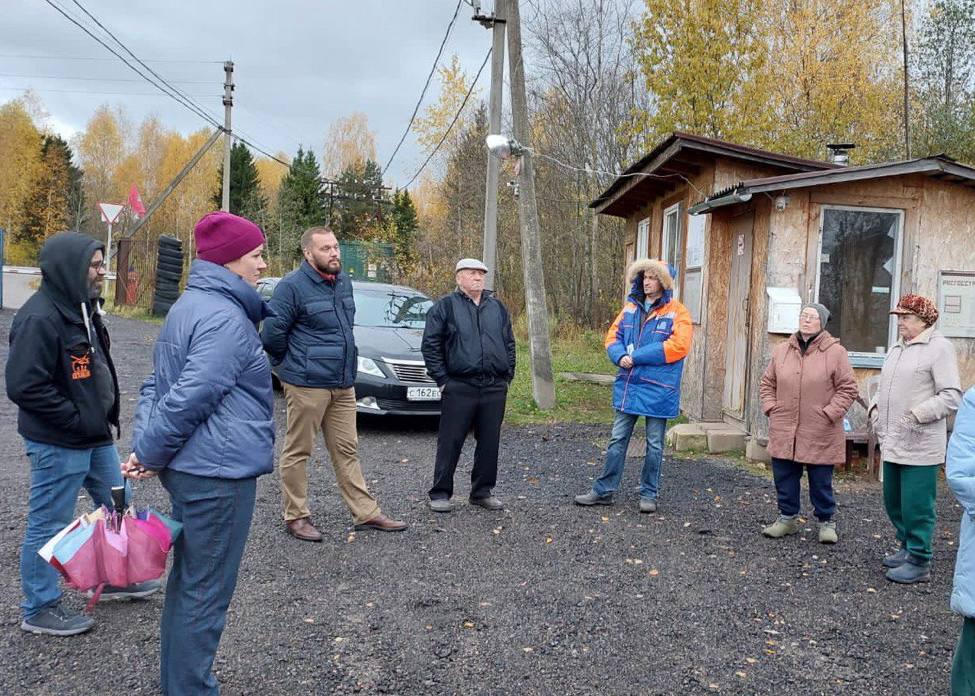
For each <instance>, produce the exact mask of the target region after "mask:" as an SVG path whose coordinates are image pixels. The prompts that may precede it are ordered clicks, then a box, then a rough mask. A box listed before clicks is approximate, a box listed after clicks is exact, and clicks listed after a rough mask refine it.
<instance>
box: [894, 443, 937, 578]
mask: <svg viewBox="0 0 975 696" xmlns="http://www.w3.org/2000/svg"><path fill="white" fill-rule="evenodd" d="M940 468H941V465H940V464H934V465H932V466H909V465H907V464H894V463H893V462H884V507H885V508H887V516H888V517H889V518H890V521H891V522H892V523H893V525H894V529H895V530H897V541H899V542H900V543H901V546H902V547H903V548H905V549H907V550H908V551H909V552H910V553H911V554H912V555H914V556H917V557H918V558H923V559H924V560H926V561H928V560H931V539H932V537H933V536H934V522H935V516H934V514H935V513H934V503H935V500H936V499H937V497H938V470H939V469H940Z"/></svg>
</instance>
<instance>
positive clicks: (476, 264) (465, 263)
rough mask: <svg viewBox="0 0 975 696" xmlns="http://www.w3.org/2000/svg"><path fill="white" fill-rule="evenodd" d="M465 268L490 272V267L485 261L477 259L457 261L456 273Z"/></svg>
mask: <svg viewBox="0 0 975 696" xmlns="http://www.w3.org/2000/svg"><path fill="white" fill-rule="evenodd" d="M465 268H472V269H474V270H475V271H484V272H485V273H487V272H488V267H487V266H485V265H484V262H483V261H478V260H477V259H461V260H460V261H458V262H457V267H456V268H455V269H454V273H456V272H457V271H463V270H464V269H465Z"/></svg>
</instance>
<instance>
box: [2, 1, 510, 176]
mask: <svg viewBox="0 0 975 696" xmlns="http://www.w3.org/2000/svg"><path fill="white" fill-rule="evenodd" d="M52 1H53V2H55V3H56V4H58V5H60V6H61V7H62V8H63V9H64V10H65V11H67V12H68V13H70V14H72V15H74V16H76V17H78V18H79V19H81V18H83V17H84V15H83V13H82V11H81V9H80V8H79V7H78V5H76V4H75V3H74V0H52ZM79 1H80V2H81V3H82V4H83V5H84V6H85V8H86V9H87V10H88V11H89V12H91V13H92V14H93V15H94V16H95V17H97V18H98V19H99V20H100V21H101V22H102V24H104V25H105V26H106V27H107V28H108V29H109V30H111V31H112V33H114V34H115V35H116V36H117V37H118V38H119V39H120V40H121V41H122V42H123V43H125V44H126V46H127V47H128V48H129V49H130V50H131V51H132V52H133V53H135V54H136V55H137V56H139V58H141V59H143V60H145V61H147V62H148V61H149V60H154V61H167V62H154V63H149V65H150V67H152V68H153V69H154V70H155V71H156V72H158V73H159V74H160V75H162V76H163V77H165V78H166V79H167V80H169V81H171V82H173V83H174V84H175V85H176V86H177V87H178V88H179V89H181V90H182V91H183V92H185V93H187V94H189V95H191V96H193V99H194V100H195V101H196V102H197V103H199V104H200V105H201V106H203V107H204V108H205V110H206V111H208V112H210V113H211V114H212V115H214V116H216V117H218V120H219V121H220V122H223V106H222V103H221V94H222V91H223V87H222V84H223V67H222V62H223V61H224V60H227V59H231V60H233V61H234V64H235V72H234V79H235V82H236V84H237V89H236V92H235V95H236V96H235V105H234V116H233V126H234V130H237V129H239V130H240V131H241V133H242V134H243V135H244V136H245V137H249V138H250V139H252V140H253V141H254V142H255V143H257V144H258V145H260V146H262V147H264V148H266V149H267V150H269V151H270V152H278V151H284V152H287V153H289V154H294V152H295V151H296V150H297V148H298V145H299V144H302V145H304V146H305V147H306V148H308V147H309V146H310V147H312V148H313V149H314V151H315V154H316V155H317V156H319V157H321V154H322V151H323V148H324V142H325V136H326V133H327V132H328V127H329V125H330V124H331V123H332V121H334V120H335V119H336V118H339V117H342V116H347V115H349V114H351V113H353V112H356V111H361V112H363V113H365V114H366V115H367V116H368V118H369V126H370V129H371V130H372V131H373V132H374V133H375V136H376V146H377V150H378V156H379V160H380V165H381V166H382V165H385V163H386V160H387V159H388V158H389V156H390V154H392V152H393V148H394V147H395V146H396V143H397V142H398V141H399V138H400V136H401V135H402V133H403V130H404V129H405V128H406V124H407V123H408V121H409V117H410V114H411V113H412V111H413V107H414V105H415V104H416V100H417V98H418V97H419V95H420V91H421V90H422V88H423V83H424V81H425V80H426V77H427V74H428V73H429V71H430V67H431V65H432V64H433V59H434V57H435V56H436V53H437V49H438V48H439V46H440V42H441V41H442V39H443V35H444V32H445V30H446V28H447V24H448V23H449V21H450V18H451V17H452V16H453V13H454V9H455V7H456V6H457V0H273V1H271V2H258V1H257V0H236V1H235V2H231V1H230V0H193V1H192V2H189V1H187V0H170V1H169V2H155V3H148V2H145V3H143V2H140V3H133V2H131V1H130V0H79ZM0 5H2V15H3V18H2V20H0V103H2V102H5V101H7V100H9V99H12V98H15V97H17V96H19V95H20V94H21V93H22V90H23V89H25V88H31V89H33V90H35V91H36V92H37V94H38V95H39V96H40V97H41V99H42V101H43V103H44V106H45V108H46V109H47V110H48V111H49V112H50V114H51V119H50V123H51V125H52V127H54V128H55V129H56V130H57V131H58V132H60V133H61V134H62V135H64V136H68V137H69V136H71V135H73V134H74V133H75V132H77V131H78V130H80V129H83V128H84V125H85V123H86V122H87V120H88V119H89V117H90V116H91V115H92V113H93V112H94V111H95V109H96V108H97V107H98V106H99V105H100V104H104V103H109V104H112V105H123V106H124V107H125V110H126V112H127V114H128V116H129V118H130V119H131V120H132V121H133V122H134V123H136V124H137V123H139V122H140V121H141V120H142V119H143V118H144V117H145V116H147V115H150V114H154V115H156V116H157V117H159V119H160V120H161V121H162V123H163V124H164V126H166V127H167V128H170V129H175V130H179V131H180V132H183V133H188V132H191V131H193V130H197V129H198V128H200V127H202V126H205V125H206V122H205V121H203V120H202V119H201V118H200V117H199V116H197V115H194V114H192V113H191V112H189V111H187V110H186V109H184V107H182V106H180V105H179V104H177V103H176V102H175V101H173V100H172V99H170V98H168V97H166V96H163V95H162V94H159V93H158V92H157V91H156V90H155V88H154V87H152V86H151V85H150V84H148V83H147V82H145V81H143V80H141V78H139V77H138V76H137V75H136V74H135V73H133V72H132V71H131V70H130V69H129V68H127V67H126V66H125V65H124V64H123V63H122V62H121V61H119V60H118V59H117V58H115V57H114V56H112V55H111V54H110V53H109V52H108V51H107V50H105V49H104V48H103V47H101V46H100V45H98V44H97V43H96V42H95V41H94V39H92V38H91V37H89V36H88V35H87V34H85V33H84V32H83V31H82V30H81V29H79V28H78V27H77V26H75V25H74V24H72V23H71V22H70V21H69V20H67V19H65V18H64V17H63V16H62V15H61V14H59V13H58V12H57V11H56V10H55V9H54V8H53V7H51V6H50V5H49V4H48V3H47V2H45V0H0ZM492 5H493V2H492V0H484V6H485V7H484V10H486V11H488V12H489V11H490V10H491V7H492ZM473 14H474V11H473V9H472V7H471V6H470V5H469V4H468V3H467V2H466V0H465V2H463V3H462V4H461V7H460V12H459V14H458V17H457V21H456V22H455V23H454V27H453V29H452V30H451V34H450V38H449V40H448V42H447V46H446V47H445V49H444V55H443V57H442V58H441V64H444V63H445V62H447V61H449V59H450V56H451V55H452V54H457V55H458V57H459V58H460V61H461V65H462V66H463V67H464V70H465V72H466V73H467V74H468V76H469V77H473V76H474V74H475V73H476V72H477V69H478V67H480V64H481V61H482V60H483V59H484V55H485V52H486V51H487V49H488V48H489V47H490V40H491V34H490V31H488V30H486V29H484V28H483V27H481V25H479V24H477V23H476V22H473V21H472V20H471V17H472V15H473ZM85 20H86V22H87V23H88V24H91V22H90V20H87V18H85ZM93 31H95V33H98V32H97V30H96V29H93ZM109 43H110V42H109ZM123 55H124V53H123ZM190 61H192V62H190ZM488 73H489V70H488V69H485V70H484V73H483V75H482V76H481V80H480V82H479V85H478V86H479V87H480V92H479V94H480V95H481V96H482V97H485V96H486V94H487V85H488ZM81 78H84V79H81ZM113 80H114V81H113ZM196 83H199V84H196ZM438 94H439V83H438V82H437V81H436V80H434V82H433V83H432V84H431V86H430V89H428V91H427V96H426V97H425V99H424V104H427V103H429V102H431V101H433V100H436V98H437V96H438ZM424 156H425V153H424V152H422V151H421V150H420V148H419V147H418V146H417V145H416V142H415V139H414V138H413V136H412V134H411V135H409V136H407V140H406V142H405V143H404V144H403V147H402V148H401V150H400V152H399V154H398V155H397V157H396V160H395V161H394V162H393V165H392V166H391V167H390V171H389V173H388V174H387V177H386V183H387V184H393V185H396V184H403V183H405V182H406V181H407V180H408V179H409V177H410V176H412V174H413V173H414V172H415V171H416V169H417V168H418V167H419V165H420V164H421V163H422V162H423V159H424Z"/></svg>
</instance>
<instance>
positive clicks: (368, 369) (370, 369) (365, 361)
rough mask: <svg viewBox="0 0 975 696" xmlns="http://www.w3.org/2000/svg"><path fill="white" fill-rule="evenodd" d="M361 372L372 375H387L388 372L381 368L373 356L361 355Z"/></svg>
mask: <svg viewBox="0 0 975 696" xmlns="http://www.w3.org/2000/svg"><path fill="white" fill-rule="evenodd" d="M359 372H361V373H363V374H365V375H372V376H373V377H385V376H386V374H385V373H384V372H383V371H382V370H380V369H379V365H377V364H376V361H375V360H373V359H372V358H363V357H362V356H361V355H360V356H359Z"/></svg>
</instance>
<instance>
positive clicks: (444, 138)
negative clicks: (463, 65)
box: [403, 48, 491, 188]
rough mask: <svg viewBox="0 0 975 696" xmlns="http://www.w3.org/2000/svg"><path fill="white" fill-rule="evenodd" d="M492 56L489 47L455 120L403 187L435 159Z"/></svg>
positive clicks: (410, 182) (406, 186)
mask: <svg viewBox="0 0 975 696" xmlns="http://www.w3.org/2000/svg"><path fill="white" fill-rule="evenodd" d="M490 58H491V49H490V48H489V49H488V52H487V55H486V56H484V62H483V63H481V67H480V68H478V70H477V75H475V76H474V79H473V80H472V81H471V88H470V89H469V90H467V94H465V95H464V101H463V102H461V105H460V108H459V109H457V113H456V114H454V118H453V120H452V121H451V122H450V125H449V126H447V130H446V131H445V132H444V134H443V137H442V138H440V142H439V143H437V146H436V147H435V148H433V150H432V151H431V152H430V154H429V155H427V159H426V161H424V162H423V164H422V165H420V168H419V169H418V170H417V171H416V174H414V175H413V177H412V178H411V179H410V180H409V181H407V182H406V185H405V186H404V187H403V188H409V187H410V184H412V183H413V182H414V181H416V178H417V177H418V176H420V173H421V172H422V171H423V170H424V169H426V166H427V165H428V164H430V160H431V159H433V156H434V155H435V154H437V150H439V149H440V146H441V145H443V144H444V141H445V140H447V136H448V135H450V131H451V129H452V128H453V127H454V124H455V123H457V119H458V118H460V115H461V114H462V113H463V112H464V107H465V106H467V100H468V99H470V98H471V94H473V93H474V87H475V85H477V80H478V78H479V77H480V76H481V73H482V72H483V71H484V66H485V65H487V62H488V59H490Z"/></svg>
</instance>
